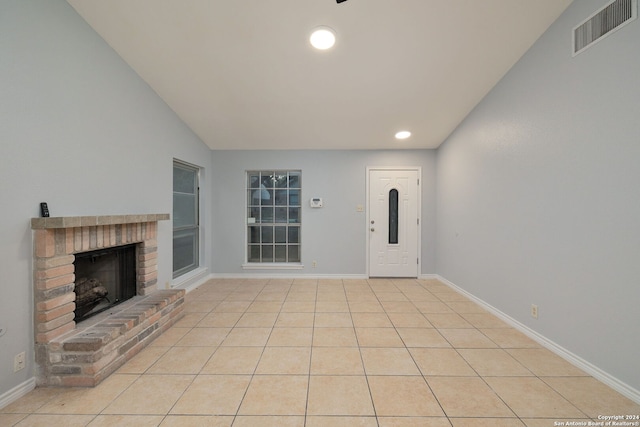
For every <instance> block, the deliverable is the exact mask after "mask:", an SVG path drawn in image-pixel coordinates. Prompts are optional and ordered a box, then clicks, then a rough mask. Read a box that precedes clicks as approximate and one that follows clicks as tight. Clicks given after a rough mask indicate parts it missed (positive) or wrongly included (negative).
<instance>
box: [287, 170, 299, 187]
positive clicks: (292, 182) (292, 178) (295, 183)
mask: <svg viewBox="0 0 640 427" xmlns="http://www.w3.org/2000/svg"><path fill="white" fill-rule="evenodd" d="M289 188H301V187H300V172H289Z"/></svg>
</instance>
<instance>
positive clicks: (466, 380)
mask: <svg viewBox="0 0 640 427" xmlns="http://www.w3.org/2000/svg"><path fill="white" fill-rule="evenodd" d="M427 382H428V383H429V386H430V387H431V390H433V393H434V394H435V396H436V398H437V399H438V401H439V402H440V405H442V409H444V412H445V413H446V414H447V416H449V417H496V418H502V417H514V416H515V414H514V413H513V412H512V411H511V410H510V409H509V408H508V407H507V406H506V405H505V404H504V403H503V402H502V400H501V399H500V398H499V397H498V396H497V395H496V393H494V392H493V390H491V389H490V388H489V387H488V386H487V385H486V384H485V382H484V381H483V380H482V379H481V378H478V377H429V378H428V379H427Z"/></svg>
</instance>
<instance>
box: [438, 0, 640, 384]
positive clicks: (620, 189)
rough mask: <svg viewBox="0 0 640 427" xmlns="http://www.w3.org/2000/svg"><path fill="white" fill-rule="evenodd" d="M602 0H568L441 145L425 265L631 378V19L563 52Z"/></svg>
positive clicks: (636, 101) (635, 313) (634, 61)
mask: <svg viewBox="0 0 640 427" xmlns="http://www.w3.org/2000/svg"><path fill="white" fill-rule="evenodd" d="M605 3H606V1H605V0H581V1H576V2H573V4H572V5H571V6H570V7H569V8H568V9H567V11H566V12H565V13H564V14H563V15H562V16H561V17H560V18H559V20H558V21H556V22H555V23H554V24H553V25H552V26H551V28H550V29H549V31H548V32H547V33H545V34H544V35H543V36H542V37H541V39H540V40H539V41H538V42H537V43H536V44H535V45H534V46H533V47H532V48H531V49H530V51H529V52H528V53H527V54H526V55H525V56H524V57H523V58H522V59H521V60H520V62H519V63H518V64H517V65H516V66H515V67H514V68H513V69H512V70H511V71H510V72H509V73H508V74H507V76H506V77H505V78H504V79H503V80H502V81H501V82H500V83H499V84H498V85H497V87H496V88H495V89H494V90H493V91H492V92H491V93H490V94H489V95H488V96H487V97H486V98H485V99H484V100H483V102H482V103H481V104H480V105H479V106H477V107H476V108H475V110H474V111H473V112H472V113H471V114H470V115H469V116H468V117H467V118H466V120H465V121H464V122H463V123H462V125H461V126H459V128H458V129H457V130H456V131H455V132H454V133H453V134H452V135H451V136H450V138H449V139H448V140H447V142H446V143H445V144H444V145H443V146H441V147H440V149H439V152H438V174H437V179H438V199H437V207H438V209H437V223H438V233H437V236H438V253H437V271H438V273H439V274H440V275H442V276H443V277H445V278H446V279H448V280H450V281H451V282H453V283H455V284H456V285H458V286H460V287H462V288H463V289H465V290H467V291H469V292H470V293H472V294H474V295H475V296H477V297H479V298H481V299H483V300H484V301H486V302H488V303H489V304H491V305H493V306H494V307H496V308H498V309H499V310H501V311H503V312H504V313H506V314H508V315H510V316H512V317H513V318H515V319H517V320H519V321H520V322H522V323H523V324H525V325H527V326H529V327H530V328H532V329H534V330H536V331H537V332H539V333H541V334H542V335H544V336H545V337H547V338H549V339H550V340H552V341H554V342H556V343H557V344H559V345H561V346H562V347H564V348H566V349H567V350H569V351H571V352H573V353H575V354H577V355H578V356H580V357H581V358H583V359H585V360H586V361H588V362H590V363H592V364H594V365H596V366H598V367H599V368H601V369H602V370H604V371H606V372H608V373H609V374H611V375H613V376H615V377H617V378H618V379H620V380H621V381H623V382H625V383H627V384H628V385H631V386H632V387H634V388H635V389H636V390H638V389H640V370H639V369H638V360H640V339H639V338H638V337H639V331H640V330H639V328H640V310H639V309H638V303H639V301H640V279H639V278H640V167H639V166H638V160H639V159H640V84H638V76H640V55H639V52H640V51H639V50H638V41H639V40H640V21H635V22H633V23H632V24H630V25H628V26H627V27H625V28H623V29H621V30H620V31H619V32H617V33H615V34H613V35H611V36H609V37H608V38H607V39H605V40H603V41H602V42H601V43H599V44H597V45H595V46H594V47H591V48H590V49H588V50H587V51H585V52H584V53H582V54H580V55H578V56H577V57H575V58H572V57H571V53H570V47H571V31H572V28H573V27H574V26H575V25H577V24H579V23H580V22H581V21H582V20H584V19H585V18H587V17H588V16H590V15H591V13H592V12H594V11H596V10H597V9H598V8H600V7H601V6H603V5H604V4H605ZM532 303H535V304H537V305H538V306H539V319H538V320H534V319H532V318H531V317H530V314H529V310H530V305H531V304H532Z"/></svg>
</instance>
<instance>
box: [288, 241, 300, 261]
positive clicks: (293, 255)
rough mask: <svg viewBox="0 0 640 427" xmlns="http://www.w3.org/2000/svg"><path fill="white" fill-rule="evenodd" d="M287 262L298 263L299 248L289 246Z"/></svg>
mask: <svg viewBox="0 0 640 427" xmlns="http://www.w3.org/2000/svg"><path fill="white" fill-rule="evenodd" d="M288 248H289V262H300V246H298V245H289V246H288Z"/></svg>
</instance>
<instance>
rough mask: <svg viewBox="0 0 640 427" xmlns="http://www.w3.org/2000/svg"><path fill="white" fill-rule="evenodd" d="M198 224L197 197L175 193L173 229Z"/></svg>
mask: <svg viewBox="0 0 640 427" xmlns="http://www.w3.org/2000/svg"><path fill="white" fill-rule="evenodd" d="M196 224H197V216H196V196H195V195H193V194H182V193H173V228H179V227H184V226H186V225H196Z"/></svg>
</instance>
